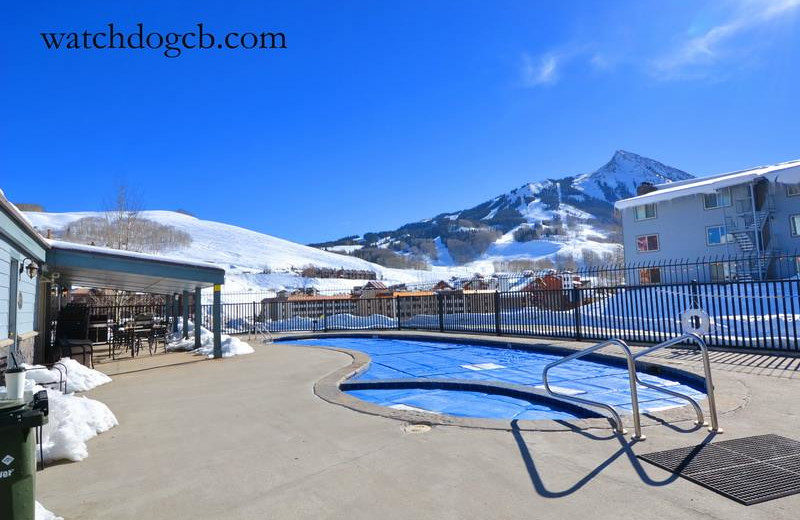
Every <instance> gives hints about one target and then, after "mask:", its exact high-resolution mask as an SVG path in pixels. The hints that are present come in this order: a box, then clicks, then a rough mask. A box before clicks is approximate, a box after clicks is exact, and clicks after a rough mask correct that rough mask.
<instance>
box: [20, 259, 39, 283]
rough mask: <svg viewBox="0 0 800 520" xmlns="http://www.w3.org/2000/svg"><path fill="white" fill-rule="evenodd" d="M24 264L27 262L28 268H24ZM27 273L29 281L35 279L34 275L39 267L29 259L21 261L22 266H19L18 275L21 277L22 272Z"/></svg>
mask: <svg viewBox="0 0 800 520" xmlns="http://www.w3.org/2000/svg"><path fill="white" fill-rule="evenodd" d="M25 262H28V267H25ZM26 270H27V271H28V276H29V277H30V278H31V279H34V278H36V273H38V272H39V266H38V265H36V262H34V261H33V260H31V259H30V258H26V259H24V260H23V261H22V264H20V266H19V274H20V276H22V272H23V271H26Z"/></svg>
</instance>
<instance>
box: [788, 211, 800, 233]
mask: <svg viewBox="0 0 800 520" xmlns="http://www.w3.org/2000/svg"><path fill="white" fill-rule="evenodd" d="M789 223H790V225H791V228H792V236H793V237H800V215H792V216H791V217H789Z"/></svg>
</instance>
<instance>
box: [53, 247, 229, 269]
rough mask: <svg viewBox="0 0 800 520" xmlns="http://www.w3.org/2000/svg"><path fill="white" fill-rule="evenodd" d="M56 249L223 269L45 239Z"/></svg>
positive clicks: (211, 265) (204, 264)
mask: <svg viewBox="0 0 800 520" xmlns="http://www.w3.org/2000/svg"><path fill="white" fill-rule="evenodd" d="M45 241H46V242H48V243H49V244H50V247H52V248H54V249H62V250H67V251H83V252H85V253H96V254H101V255H112V256H121V257H125V258H136V259H139V260H149V261H151V262H161V263H168V264H175V265H188V266H192V267H202V268H205V269H214V270H216V271H223V270H224V269H222V268H221V267H219V266H218V265H214V264H211V263H208V262H201V261H198V260H183V259H180V258H170V257H168V256H161V255H151V254H147V253H137V252H135V251H125V250H122V249H112V248H110V247H101V246H90V245H87V244H76V243H74V242H65V241H63V240H52V239H45Z"/></svg>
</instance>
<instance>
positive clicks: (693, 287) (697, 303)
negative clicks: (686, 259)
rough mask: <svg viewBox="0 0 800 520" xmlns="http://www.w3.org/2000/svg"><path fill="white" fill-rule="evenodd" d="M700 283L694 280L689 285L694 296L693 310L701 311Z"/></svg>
mask: <svg viewBox="0 0 800 520" xmlns="http://www.w3.org/2000/svg"><path fill="white" fill-rule="evenodd" d="M698 285H699V284H698V283H697V280H692V282H691V283H690V284H689V292H690V293H691V294H692V309H699V308H700V300H699V299H698V297H697V293H698V290H697V289H698Z"/></svg>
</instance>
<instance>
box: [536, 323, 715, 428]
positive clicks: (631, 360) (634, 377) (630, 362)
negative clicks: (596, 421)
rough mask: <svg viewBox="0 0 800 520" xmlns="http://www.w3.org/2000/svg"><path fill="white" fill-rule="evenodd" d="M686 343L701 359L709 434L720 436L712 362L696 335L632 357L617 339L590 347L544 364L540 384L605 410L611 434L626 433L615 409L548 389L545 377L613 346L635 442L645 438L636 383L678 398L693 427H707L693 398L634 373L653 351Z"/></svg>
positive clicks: (568, 398) (564, 396) (562, 396)
mask: <svg viewBox="0 0 800 520" xmlns="http://www.w3.org/2000/svg"><path fill="white" fill-rule="evenodd" d="M689 342H691V343H695V344H697V346H698V347H699V348H700V352H701V354H702V356H703V371H704V372H705V385H706V396H707V398H708V409H709V415H710V417H711V426H710V427H709V428H708V429H709V431H712V432H716V433H722V431H723V430H722V428H720V427H719V421H718V419H717V403H716V399H715V398H714V382H713V380H712V379H711V362H710V361H709V359H708V347H707V346H706V342H705V341H704V340H703V338H702V337H701V336H699V335H698V334H695V333H688V334H684V335H682V336H679V337H677V338H674V339H670V340H667V341H664V342H663V343H659V344H658V345H654V346H652V347H650V348H646V349H644V350H642V351H641V352H638V353H637V354H633V352H631V348H630V347H629V346H628V344H627V343H625V342H624V341H623V340H621V339H616V338H614V339H609V340H606V341H603V342H601V343H598V344H596V345H592V346H591V347H589V348H586V349H584V350H581V351H580V352H575V353H574V354H571V355H569V356H567V357H564V358H562V359H559V360H558V361H554V362H552V363H549V364H548V365H546V366H545V367H544V370H543V371H542V382H543V384H544V389H545V391H546V392H547V393H548V394H550V395H552V396H554V397H556V398H558V399H562V400H564V401H569V402H574V403H579V404H582V405H585V406H591V407H595V408H602V409H604V410H606V411H607V412H608V413H609V414H610V415H611V419H612V421H613V422H614V431H615V432H617V433H619V434H625V433H627V431H626V430H625V428H624V426H623V424H622V418H621V417H620V415H619V412H618V411H617V409H616V408H614V407H613V406H611V405H609V404H606V403H601V402H599V401H593V400H591V399H584V398H581V397H575V396H574V395H569V394H566V393H563V392H556V391H554V390H553V389H552V388H551V387H550V383H549V381H548V378H547V373H548V372H549V371H550V370H551V369H552V368H554V367H557V366H559V365H562V364H564V363H567V362H569V361H572V360H575V359H579V358H582V357H584V356H588V355H589V354H591V353H593V352H596V351H598V350H600V349H603V348H605V347H608V346H611V345H616V346H618V347H620V348H621V349H622V352H623V354H624V355H625V361H626V363H627V367H628V382H629V384H630V389H631V409H632V411H633V429H634V434H633V439H634V440H644V439H646V436H645V435H643V434H642V425H641V420H640V412H639V396H638V392H637V390H636V385H637V384H640V385H642V386H645V387H647V388H650V389H652V390H655V391H657V392H661V393H664V394H667V395H670V396H672V397H677V398H679V399H684V400H686V401H688V402H689V404H690V405H691V406H692V408H694V411H695V413H696V414H697V420H696V421H695V424H699V425H703V426H707V425H708V423H707V422H705V421H704V420H703V410H702V408H700V403H698V402H697V401H696V400H695V399H694V398H692V397H691V396H689V395H686V394H683V393H681V392H676V391H675V390H670V389H668V388H665V387H661V386H658V385H654V384H652V383H648V382H646V381H642V380H641V379H640V378H639V374H638V373H637V372H636V360H637V359H640V358H642V357H644V356H647V355H649V354H652V353H653V352H655V351H657V350H660V349H662V348H667V347H671V346H674V345H679V344H681V343H689Z"/></svg>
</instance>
